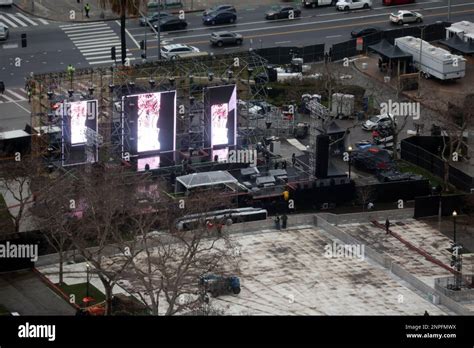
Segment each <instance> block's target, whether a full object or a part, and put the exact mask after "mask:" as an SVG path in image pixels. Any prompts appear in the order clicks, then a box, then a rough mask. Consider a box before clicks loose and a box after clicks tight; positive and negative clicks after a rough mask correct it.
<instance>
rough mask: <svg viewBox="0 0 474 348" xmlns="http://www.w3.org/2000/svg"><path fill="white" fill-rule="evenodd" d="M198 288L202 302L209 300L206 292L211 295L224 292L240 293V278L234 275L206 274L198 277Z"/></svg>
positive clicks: (218, 294)
mask: <svg viewBox="0 0 474 348" xmlns="http://www.w3.org/2000/svg"><path fill="white" fill-rule="evenodd" d="M199 289H200V293H201V296H202V299H203V300H204V302H206V303H208V302H209V297H208V295H207V293H211V296H212V297H218V296H220V295H226V294H234V295H238V294H240V279H239V278H238V277H236V276H230V277H224V276H221V275H215V274H207V275H204V276H202V277H201V278H200V279H199Z"/></svg>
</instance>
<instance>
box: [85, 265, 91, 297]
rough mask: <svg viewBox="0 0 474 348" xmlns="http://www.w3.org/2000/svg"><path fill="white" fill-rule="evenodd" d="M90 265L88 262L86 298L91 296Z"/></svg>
mask: <svg viewBox="0 0 474 348" xmlns="http://www.w3.org/2000/svg"><path fill="white" fill-rule="evenodd" d="M90 267H91V266H90V265H89V264H88V263H87V264H86V268H87V284H86V298H89V269H90Z"/></svg>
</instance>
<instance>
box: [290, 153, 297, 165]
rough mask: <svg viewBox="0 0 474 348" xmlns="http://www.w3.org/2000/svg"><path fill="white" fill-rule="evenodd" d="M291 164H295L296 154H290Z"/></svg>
mask: <svg viewBox="0 0 474 348" xmlns="http://www.w3.org/2000/svg"><path fill="white" fill-rule="evenodd" d="M291 164H293V167H294V166H295V164H296V154H292V155H291Z"/></svg>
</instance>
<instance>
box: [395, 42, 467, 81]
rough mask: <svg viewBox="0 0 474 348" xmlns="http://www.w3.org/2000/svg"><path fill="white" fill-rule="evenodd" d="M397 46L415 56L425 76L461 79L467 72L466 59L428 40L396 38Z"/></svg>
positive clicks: (415, 60) (414, 59)
mask: <svg viewBox="0 0 474 348" xmlns="http://www.w3.org/2000/svg"><path fill="white" fill-rule="evenodd" d="M395 46H397V47H398V48H400V49H401V50H402V51H403V52H406V53H409V54H411V55H412V56H413V63H414V65H415V67H416V68H417V69H419V70H420V71H421V73H422V75H423V76H424V77H425V78H429V77H431V76H433V77H436V78H438V79H440V80H451V79H459V78H461V77H464V76H465V74H466V59H465V58H464V57H462V56H458V55H455V54H451V53H450V52H449V51H446V50H445V49H442V48H439V47H435V46H433V45H431V44H430V43H428V42H427V41H424V40H421V39H419V38H415V37H413V36H404V37H399V38H397V39H395Z"/></svg>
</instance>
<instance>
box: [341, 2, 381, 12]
mask: <svg viewBox="0 0 474 348" xmlns="http://www.w3.org/2000/svg"><path fill="white" fill-rule="evenodd" d="M370 7H372V0H340V1H338V2H337V3H336V9H337V10H338V11H349V10H357V9H361V8H365V9H367V8H370Z"/></svg>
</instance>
